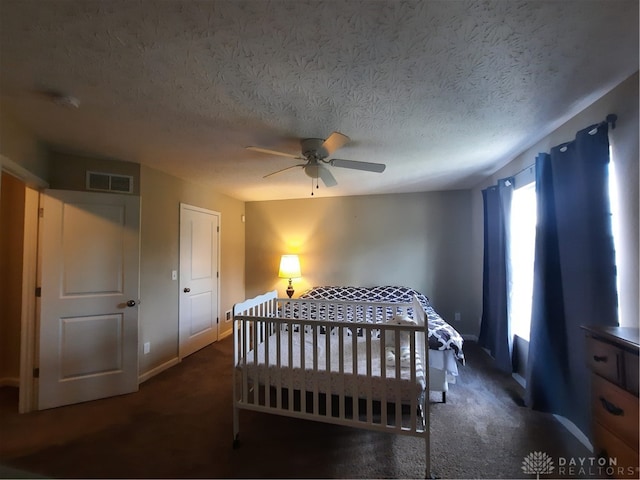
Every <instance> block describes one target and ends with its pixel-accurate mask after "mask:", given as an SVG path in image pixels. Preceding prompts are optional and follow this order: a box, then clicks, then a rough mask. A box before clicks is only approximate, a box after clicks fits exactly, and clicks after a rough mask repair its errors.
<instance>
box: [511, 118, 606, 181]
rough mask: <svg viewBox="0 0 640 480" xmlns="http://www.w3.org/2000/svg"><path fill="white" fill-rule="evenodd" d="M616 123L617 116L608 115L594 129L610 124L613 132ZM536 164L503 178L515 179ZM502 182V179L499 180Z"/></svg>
mask: <svg viewBox="0 0 640 480" xmlns="http://www.w3.org/2000/svg"><path fill="white" fill-rule="evenodd" d="M617 121H618V115H616V114H615V113H610V114H609V115H607V117H606V118H605V119H604V120H603V121H602V122H600V123H598V124H597V125H596V128H598V127H599V126H600V125H604V124H605V123H610V124H611V130H614V129H615V128H616V122H617ZM535 166H536V163H535V162H533V163H532V164H531V165H528V166H526V167H524V168H523V169H522V170H519V171H517V172H516V173H514V174H513V175H509V176H508V177H505V178H513V177H516V176H517V175H520V174H521V173H522V172H524V171H526V170H529V169H530V168H535ZM501 180H504V179H501Z"/></svg>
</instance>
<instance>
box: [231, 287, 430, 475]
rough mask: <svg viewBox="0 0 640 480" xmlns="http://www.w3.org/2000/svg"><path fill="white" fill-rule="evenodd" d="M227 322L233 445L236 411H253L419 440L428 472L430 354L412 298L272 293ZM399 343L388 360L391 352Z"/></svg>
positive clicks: (237, 309) (422, 317)
mask: <svg viewBox="0 0 640 480" xmlns="http://www.w3.org/2000/svg"><path fill="white" fill-rule="evenodd" d="M398 318H401V319H403V321H402V323H397V319H398ZM233 322H234V325H233V332H234V333H233V344H234V368H233V399H234V401H233V442H234V447H238V445H239V432H240V411H241V410H252V411H259V412H265V413H272V414H278V415H284V416H290V417H295V418H304V419H308V420H314V421H320V422H326V423H333V424H339V425H346V426H352V427H356V428H364V429H369V430H377V431H385V432H390V433H395V434H401V435H412V436H418V437H421V438H423V439H424V443H425V459H426V470H425V475H426V476H427V477H428V476H430V443H429V396H428V389H427V386H428V385H429V371H430V369H429V368H425V366H426V365H428V364H429V353H430V350H429V348H428V340H427V339H428V334H427V316H426V312H425V310H424V308H423V306H422V304H421V303H420V301H419V300H418V299H417V298H415V297H414V298H412V299H411V300H410V302H405V303H402V302H392V303H391V302H366V301H352V300H335V299H316V298H308V297H307V298H298V299H289V298H278V297H277V292H276V291H272V292H267V293H265V294H262V295H259V296H257V297H254V298H252V299H248V300H246V301H244V302H242V303H238V304H236V305H234V307H233ZM405 347H406V352H405V353H406V355H404V354H403V356H402V357H401V356H400V355H398V356H397V357H394V358H392V359H391V361H390V358H389V356H388V354H389V352H388V349H391V350H392V351H393V352H401V351H403V352H404V351H405V350H404V349H405Z"/></svg>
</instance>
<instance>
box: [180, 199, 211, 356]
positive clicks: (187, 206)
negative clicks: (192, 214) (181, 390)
mask: <svg viewBox="0 0 640 480" xmlns="http://www.w3.org/2000/svg"><path fill="white" fill-rule="evenodd" d="M185 209H189V210H194V211H196V212H201V213H206V214H207V215H213V216H216V217H218V232H217V233H218V241H217V244H218V246H217V247H218V248H217V251H216V271H217V278H216V280H217V281H216V296H217V298H216V306H217V311H216V312H215V314H216V319H217V320H216V321H217V324H216V339H215V340H214V342H217V341H218V340H220V283H221V275H220V252H221V249H220V243H221V242H220V238H221V232H222V213H220V212H217V211H215V210H209V209H208V208H202V207H196V206H195V205H190V204H188V203H184V202H180V218H179V222H178V237H179V238H180V240H181V233H180V232H182V220H183V214H182V212H183V211H184V210H185ZM178 243H179V245H178V258H179V259H181V258H182V245H181V242H178ZM181 269H182V266H181V265H180V270H181ZM178 278H179V279H180V280H179V281H178V358H179V359H180V360H182V359H183V358H184V357H183V356H182V338H181V336H180V332H181V331H182V328H181V327H182V324H181V323H182V321H183V319H182V315H181V312H182V308H181V307H182V305H181V302H182V295H181V293H182V288H183V285H182V272H181V271H179V272H178Z"/></svg>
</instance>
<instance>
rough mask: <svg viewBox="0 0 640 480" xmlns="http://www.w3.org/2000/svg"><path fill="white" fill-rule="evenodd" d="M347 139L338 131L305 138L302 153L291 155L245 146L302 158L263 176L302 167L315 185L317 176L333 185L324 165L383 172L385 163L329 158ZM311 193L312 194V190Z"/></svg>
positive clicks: (264, 151)
mask: <svg viewBox="0 0 640 480" xmlns="http://www.w3.org/2000/svg"><path fill="white" fill-rule="evenodd" d="M349 140H350V138H349V137H347V136H346V135H344V134H342V133H340V132H333V133H332V134H331V135H329V137H328V138H327V139H326V140H323V139H321V138H305V139H302V140H300V146H301V151H302V155H293V154H291V153H284V152H278V151H275V150H269V149H267V148H262V147H253V146H249V147H246V148H247V149H249V150H253V151H256V152H261V153H267V154H269V155H280V156H283V157H289V158H293V159H295V160H302V161H303V162H304V163H299V164H297V165H292V166H290V167H287V168H283V169H282V170H278V171H275V172H272V173H269V174H268V175H265V176H264V178H267V177H270V176H271V175H276V174H278V173H282V172H284V171H286V170H289V169H291V168H296V167H302V169H303V170H304V173H306V174H307V176H309V177H311V178H312V181H313V180H316V187H317V181H318V178H320V179H321V180H322V183H324V185H325V186H326V187H333V186H335V185H337V184H338V182H337V181H336V179H335V177H334V176H333V175H332V173H331V172H330V171H329V169H328V168H327V167H326V166H325V165H331V166H332V167H340V168H351V169H353V170H364V171H366V172H376V173H382V172H384V169H385V168H386V165H385V164H383V163H372V162H359V161H355V160H343V159H340V158H334V159H329V157H330V156H331V155H332V154H333V152H335V151H336V150H338V149H339V148H341V147H343V146H344V145H345V144H347V143H348V142H349ZM311 195H313V192H312V193H311Z"/></svg>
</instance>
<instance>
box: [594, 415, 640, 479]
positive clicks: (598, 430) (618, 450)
mask: <svg viewBox="0 0 640 480" xmlns="http://www.w3.org/2000/svg"><path fill="white" fill-rule="evenodd" d="M593 440H594V442H593V446H594V452H593V453H594V454H595V455H596V456H599V457H600V456H603V457H606V458H608V459H609V458H610V459H612V461H613V462H615V466H611V467H610V468H611V469H612V471H607V472H605V475H603V476H602V477H600V478H606V476H613V478H639V477H638V475H640V470H639V468H638V450H637V449H635V450H634V449H632V448H630V447H629V446H628V445H626V444H625V443H623V442H622V441H621V440H620V439H619V438H618V437H616V436H615V435H613V434H612V433H611V432H610V431H609V430H607V429H606V428H605V427H603V426H602V425H600V424H599V423H598V422H595V423H594V425H593ZM609 465H610V463H609V461H608V462H607V466H609Z"/></svg>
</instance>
